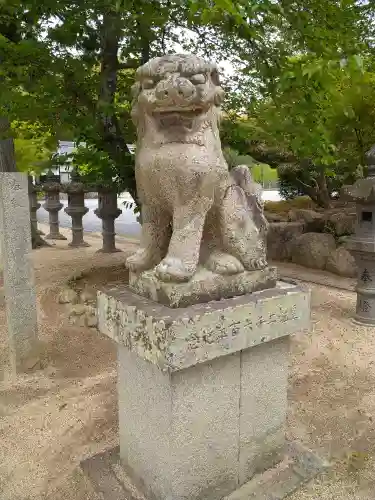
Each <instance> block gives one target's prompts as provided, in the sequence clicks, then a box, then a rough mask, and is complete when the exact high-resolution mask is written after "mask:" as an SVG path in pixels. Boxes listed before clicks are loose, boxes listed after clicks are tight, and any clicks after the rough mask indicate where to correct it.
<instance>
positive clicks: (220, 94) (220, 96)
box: [214, 87, 224, 106]
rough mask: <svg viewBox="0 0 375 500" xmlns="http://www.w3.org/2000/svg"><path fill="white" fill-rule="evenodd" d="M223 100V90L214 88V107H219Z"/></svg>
mask: <svg viewBox="0 0 375 500" xmlns="http://www.w3.org/2000/svg"><path fill="white" fill-rule="evenodd" d="M223 100H224V90H223V89H222V88H221V87H216V89H215V97H214V103H215V106H220V105H221V103H222V102H223Z"/></svg>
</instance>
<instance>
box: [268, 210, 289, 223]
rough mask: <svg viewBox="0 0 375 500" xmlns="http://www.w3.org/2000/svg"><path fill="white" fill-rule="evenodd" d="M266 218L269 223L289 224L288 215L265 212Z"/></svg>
mask: <svg viewBox="0 0 375 500" xmlns="http://www.w3.org/2000/svg"><path fill="white" fill-rule="evenodd" d="M264 216H265V218H266V219H267V220H268V222H287V221H288V214H286V213H280V214H279V213H276V212H267V211H265V212H264Z"/></svg>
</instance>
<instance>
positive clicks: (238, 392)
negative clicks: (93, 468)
mask: <svg viewBox="0 0 375 500" xmlns="http://www.w3.org/2000/svg"><path fill="white" fill-rule="evenodd" d="M309 316H310V307H309V293H308V292H307V291H306V290H303V289H301V288H299V287H297V286H295V285H292V284H290V283H285V282H278V283H277V286H276V287H275V288H273V289H268V290H262V291H259V292H254V293H251V294H248V295H242V296H238V297H234V298H230V299H223V300H219V301H211V302H208V303H206V304H194V305H192V306H189V307H186V308H170V307H167V306H165V305H162V304H159V303H156V302H154V301H151V300H150V299H147V298H145V297H141V296H139V295H136V294H134V293H133V292H132V291H130V290H129V289H128V288H126V287H124V286H120V287H119V286H115V287H112V288H111V287H108V289H107V290H106V291H105V292H100V293H99V294H98V325H99V330H100V331H101V332H102V333H104V334H106V335H108V336H110V337H111V338H112V339H114V340H115V341H116V342H117V343H118V407H119V434H120V456H121V461H122V463H123V464H124V465H126V467H128V470H129V471H131V476H132V478H133V479H134V478H135V479H136V480H137V481H138V483H137V484H141V485H142V490H143V491H144V492H145V493H146V495H147V497H149V498H150V500H151V499H152V500H154V499H160V500H200V499H204V500H221V499H222V498H223V497H225V496H226V495H228V494H230V493H231V492H232V491H234V490H236V489H237V488H238V487H239V486H240V485H242V484H244V483H246V482H247V481H248V480H250V478H252V477H253V476H254V475H255V474H257V473H261V472H263V471H264V470H267V469H269V468H271V467H273V466H274V465H275V464H276V463H278V462H280V461H281V460H282V458H283V456H284V454H285V422H286V411H287V380H288V363H289V355H288V353H289V336H290V335H291V334H292V333H295V332H296V331H299V330H301V329H304V328H306V327H308V326H309Z"/></svg>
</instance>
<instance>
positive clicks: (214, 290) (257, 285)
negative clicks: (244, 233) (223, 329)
mask: <svg viewBox="0 0 375 500" xmlns="http://www.w3.org/2000/svg"><path fill="white" fill-rule="evenodd" d="M276 281H277V269H276V268H275V267H266V268H265V269H260V270H258V271H245V272H243V273H237V274H234V275H231V276H225V275H221V274H216V273H213V272H211V271H209V270H207V269H204V268H200V269H198V270H197V272H196V273H195V275H194V276H193V278H192V279H191V280H190V281H189V282H188V283H174V282H171V283H165V282H163V281H161V280H160V279H159V278H158V276H157V275H156V273H155V271H154V270H151V271H144V272H143V273H141V274H135V273H132V272H130V275H129V288H130V289H131V290H132V291H133V292H134V293H137V294H139V295H142V296H143V297H147V298H149V299H152V300H155V301H156V302H160V303H161V304H164V305H167V306H169V307H186V306H190V305H193V304H198V303H202V302H209V301H210V300H220V299H228V298H231V297H236V296H238V295H245V294H247V293H252V292H256V291H259V290H263V289H265V288H273V287H274V286H275V285H276Z"/></svg>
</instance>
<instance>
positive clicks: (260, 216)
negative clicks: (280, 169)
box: [230, 165, 268, 238]
mask: <svg viewBox="0 0 375 500" xmlns="http://www.w3.org/2000/svg"><path fill="white" fill-rule="evenodd" d="M230 175H231V176H232V178H233V180H234V181H235V183H236V184H237V186H239V187H240V188H241V189H242V190H243V192H244V194H245V197H246V201H247V204H248V207H249V209H250V210H251V212H252V214H253V217H254V223H255V225H256V226H257V228H258V230H259V233H260V235H261V236H262V237H263V238H265V237H266V235H267V230H268V221H267V219H266V217H265V216H264V204H263V200H262V186H261V185H260V184H258V183H257V182H254V180H253V178H252V177H251V174H250V171H249V167H247V166H246V165H238V167H234V168H233V169H232V170H231V171H230Z"/></svg>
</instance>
